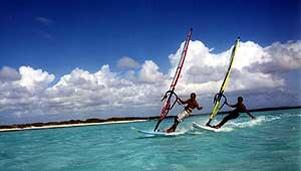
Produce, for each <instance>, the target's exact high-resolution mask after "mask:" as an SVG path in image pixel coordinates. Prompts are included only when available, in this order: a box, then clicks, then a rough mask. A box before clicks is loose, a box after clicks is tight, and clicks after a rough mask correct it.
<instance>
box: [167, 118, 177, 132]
mask: <svg viewBox="0 0 301 171" xmlns="http://www.w3.org/2000/svg"><path fill="white" fill-rule="evenodd" d="M178 124H179V121H178V117H177V116H176V117H175V120H174V123H173V125H172V126H171V127H170V128H168V129H167V130H166V132H167V133H170V132H175V131H176V129H177V126H178Z"/></svg>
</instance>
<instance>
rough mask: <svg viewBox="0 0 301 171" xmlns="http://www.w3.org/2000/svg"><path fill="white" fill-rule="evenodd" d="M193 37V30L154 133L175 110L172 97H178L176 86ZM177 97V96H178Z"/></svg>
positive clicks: (166, 95)
mask: <svg viewBox="0 0 301 171" xmlns="http://www.w3.org/2000/svg"><path fill="white" fill-rule="evenodd" d="M191 37H192V28H191V29H190V30H189V33H188V34H187V37H186V40H185V44H184V47H183V51H182V53H181V58H180V61H179V64H178V67H177V69H176V72H175V75H174V77H173V80H172V82H171V84H170V87H169V90H168V91H167V92H166V93H165V96H164V97H163V99H162V101H163V100H164V103H163V106H162V108H161V113H160V119H159V121H158V123H157V125H156V127H155V129H154V131H156V130H157V128H158V126H159V124H160V123H161V121H162V120H163V119H164V118H165V117H166V116H167V114H168V113H169V111H170V110H171V109H172V108H173V106H174V104H175V103H176V101H174V102H173V104H172V105H171V103H170V102H171V98H172V96H174V95H175V96H176V94H175V92H174V91H175V88H176V85H177V83H178V80H179V78H180V75H181V71H182V68H183V65H184V62H185V59H186V55H187V51H188V46H189V42H190V40H191ZM176 97H177V96H176Z"/></svg>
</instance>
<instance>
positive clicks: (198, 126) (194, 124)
mask: <svg viewBox="0 0 301 171" xmlns="http://www.w3.org/2000/svg"><path fill="white" fill-rule="evenodd" d="M192 126H193V127H194V128H197V129H202V130H205V131H211V132H220V129H216V128H212V127H209V126H204V125H200V124H198V123H196V122H192Z"/></svg>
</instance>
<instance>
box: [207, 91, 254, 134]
mask: <svg viewBox="0 0 301 171" xmlns="http://www.w3.org/2000/svg"><path fill="white" fill-rule="evenodd" d="M226 105H228V106H229V107H232V108H235V109H234V110H233V111H231V112H230V114H228V115H227V116H226V117H224V119H223V120H222V121H221V122H220V123H219V124H217V125H215V126H211V125H209V124H208V125H206V126H209V127H212V128H216V129H219V128H221V127H222V126H223V125H224V124H225V123H226V122H228V121H229V120H231V119H236V118H237V117H238V116H239V113H240V112H246V114H247V115H249V116H250V117H251V118H252V119H255V117H254V116H253V115H252V114H251V113H250V112H249V111H248V110H247V108H246V106H245V105H244V103H243V97H241V96H239V97H238V98H237V103H236V104H234V105H230V104H228V103H227V102H226Z"/></svg>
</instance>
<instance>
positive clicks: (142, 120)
mask: <svg viewBox="0 0 301 171" xmlns="http://www.w3.org/2000/svg"><path fill="white" fill-rule="evenodd" d="M145 121H147V119H140V120H129V121H108V122H100V123H80V124H62V125H49V126H40V127H38V126H31V127H26V128H9V129H0V132H10V131H25V130H38V129H55V128H69V127H81V126H94V125H108V124H124V123H131V122H145Z"/></svg>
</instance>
